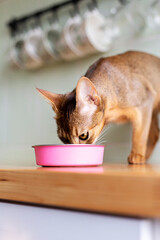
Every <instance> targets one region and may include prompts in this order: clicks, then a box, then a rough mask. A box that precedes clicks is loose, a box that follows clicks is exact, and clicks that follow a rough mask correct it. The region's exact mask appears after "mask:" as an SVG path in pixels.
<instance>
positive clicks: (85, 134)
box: [79, 132, 89, 141]
mask: <svg viewBox="0 0 160 240" xmlns="http://www.w3.org/2000/svg"><path fill="white" fill-rule="evenodd" d="M88 137H89V132H86V133H83V134H81V135H80V136H79V139H80V140H82V141H85V140H87V139H88Z"/></svg>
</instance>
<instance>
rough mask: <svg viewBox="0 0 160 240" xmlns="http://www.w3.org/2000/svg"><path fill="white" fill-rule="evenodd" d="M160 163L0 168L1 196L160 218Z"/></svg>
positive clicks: (47, 204) (39, 203)
mask: <svg viewBox="0 0 160 240" xmlns="http://www.w3.org/2000/svg"><path fill="white" fill-rule="evenodd" d="M159 190H160V165H135V166H134V165H133V166H132V165H127V164H106V165H103V166H99V167H79V168H77V167H76V168H74V167H68V168H63V167H60V168H58V167H55V168H53V167H44V168H43V167H38V168H36V167H31V168H27V167H26V168H25V167H20V168H8V167H6V168H3V169H2V168H1V169H0V199H1V200H2V201H5V200H7V201H14V202H23V203H29V204H37V205H42V206H51V207H58V208H68V209H76V210H84V211H90V212H100V213H108V214H116V215H124V216H133V217H134V216H135V217H151V218H152V217H154V218H155V217H160V191H159Z"/></svg>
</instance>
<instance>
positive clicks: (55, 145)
mask: <svg viewBox="0 0 160 240" xmlns="http://www.w3.org/2000/svg"><path fill="white" fill-rule="evenodd" d="M49 146H50V147H103V148H104V147H105V145H96V144H40V145H33V146H32V148H36V147H49Z"/></svg>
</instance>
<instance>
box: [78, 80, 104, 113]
mask: <svg viewBox="0 0 160 240" xmlns="http://www.w3.org/2000/svg"><path fill="white" fill-rule="evenodd" d="M100 102H101V98H100V96H99V95H98V93H97V90H96V87H95V86H94V84H93V83H92V82H91V81H90V80H89V79H88V78H87V77H81V78H80V80H79V81H78V83H77V87H76V105H77V108H78V109H79V110H80V111H81V113H83V114H85V113H87V112H90V113H91V112H93V111H95V110H96V109H97V107H98V106H99V105H100Z"/></svg>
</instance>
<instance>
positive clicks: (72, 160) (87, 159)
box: [33, 144, 104, 166]
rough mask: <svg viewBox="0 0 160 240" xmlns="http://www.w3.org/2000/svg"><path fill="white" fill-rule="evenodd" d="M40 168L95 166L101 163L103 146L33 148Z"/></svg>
mask: <svg viewBox="0 0 160 240" xmlns="http://www.w3.org/2000/svg"><path fill="white" fill-rule="evenodd" d="M33 148H34V150H35V155H36V163H37V165H40V166H96V165H100V164H102V163H103V154H104V146H102V145H92V144H84V145H83V144H64V145H37V146H33Z"/></svg>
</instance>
